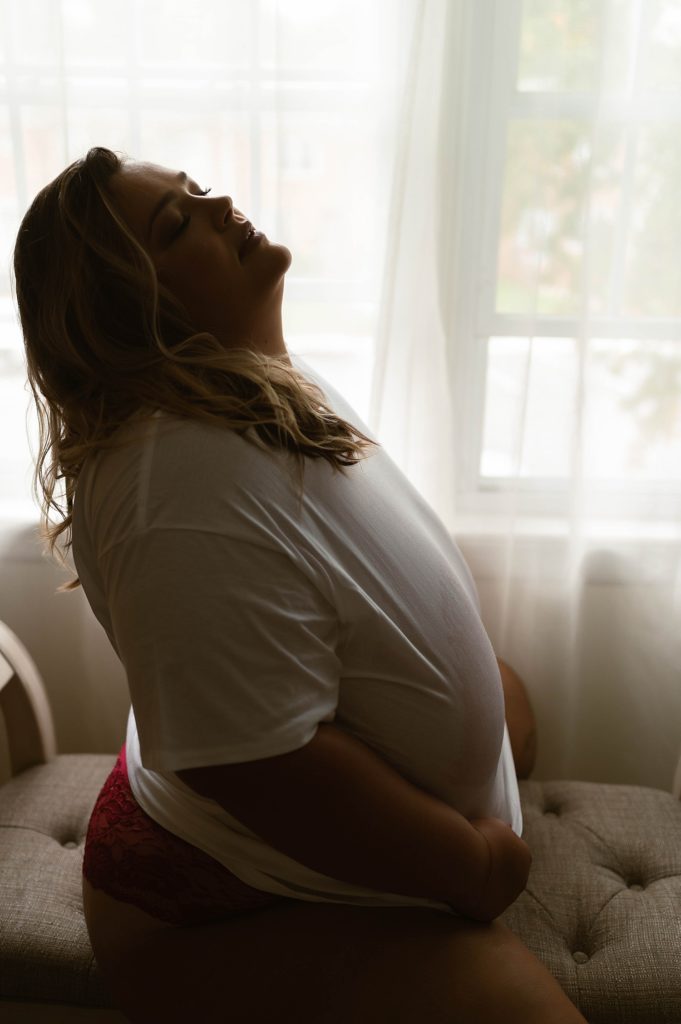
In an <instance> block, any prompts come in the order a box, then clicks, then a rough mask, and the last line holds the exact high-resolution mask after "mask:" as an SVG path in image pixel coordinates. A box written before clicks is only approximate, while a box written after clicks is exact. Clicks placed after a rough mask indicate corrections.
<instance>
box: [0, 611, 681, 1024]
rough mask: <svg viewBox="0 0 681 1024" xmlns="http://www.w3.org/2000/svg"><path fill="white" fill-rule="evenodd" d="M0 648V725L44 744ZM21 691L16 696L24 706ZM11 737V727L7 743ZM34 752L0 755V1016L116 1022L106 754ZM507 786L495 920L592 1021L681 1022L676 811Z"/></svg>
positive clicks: (41, 712) (626, 796)
mask: <svg viewBox="0 0 681 1024" xmlns="http://www.w3.org/2000/svg"><path fill="white" fill-rule="evenodd" d="M8 641H9V642H8ZM1 651H4V654H5V659H4V666H5V671H4V675H3V658H2V655H1V654H0V706H2V707H3V711H4V714H5V717H6V718H7V719H11V720H14V721H16V716H17V708H18V707H19V708H20V707H22V706H23V708H24V710H23V712H21V713H22V714H23V715H24V723H27V722H29V721H30V720H31V717H33V718H38V719H40V718H41V716H42V720H43V733H46V734H49V728H50V723H49V719H46V718H45V715H46V714H48V711H47V710H46V708H47V705H46V702H44V695H43V697H42V698H41V696H40V689H39V679H38V677H37V673H36V672H35V667H34V666H32V663H31V662H30V660H29V659H28V658H27V656H26V654H25V651H23V648H21V647H20V645H17V641H16V638H14V637H13V636H12V635H11V634H9V631H8V630H7V629H6V627H4V626H2V624H0V652H1ZM19 669H21V675H22V676H23V679H22V682H23V684H24V690H21V689H20V687H19V684H18V683H17V680H18V679H19V671H18V670H19ZM3 679H4V680H5V683H4V686H3ZM26 679H29V680H30V685H29V686H28V690H26V689H25V684H26ZM22 692H27V693H28V694H29V696H28V698H27V699H26V700H24V703H23V705H22V700H23V698H21V697H20V696H18V695H19V694H21V693H22ZM8 693H9V694H10V698H11V699H8V698H7V694H8ZM31 694H32V696H31ZM3 697H4V700H3ZM41 701H42V703H41ZM28 705H30V707H28ZM26 730H27V726H26V724H25V725H24V728H23V729H22V733H21V734H22V736H24V737H25V736H26V735H27V731H26ZM29 732H30V729H29ZM12 733H13V730H12V727H11V722H8V736H9V738H10V748H11V747H12V742H11V737H12ZM39 733H40V729H38V730H37V733H36V737H37V738H36V742H38V741H39ZM15 735H16V733H15ZM43 739H44V736H43ZM48 747H49V743H48ZM40 749H41V751H42V752H41V753H39V755H35V754H34V755H33V756H34V761H33V763H32V765H31V766H29V767H26V765H25V763H24V764H23V765H21V759H22V757H23V759H24V762H25V760H26V757H27V756H29V755H28V754H27V753H26V750H24V751H23V753H22V750H20V749H18V746H17V745H16V744H15V745H14V749H13V750H12V749H10V754H11V755H12V762H13V764H14V765H15V768H16V763H17V762H19V764H20V770H19V771H18V773H17V772H15V774H14V777H13V778H11V779H9V781H7V782H5V784H4V785H2V786H0V851H1V854H0V1021H2V1022H5V1021H6V1022H7V1024H10V1022H11V1024H42V1022H52V1024H56V1022H59V1024H71V1022H74V1024H78V1022H80V1021H82V1022H90V1021H92V1022H96V1021H101V1022H105V1021H110V1022H111V1024H115V1022H119V1024H122V1022H123V1021H124V1019H125V1018H123V1017H122V1015H120V1014H119V1013H118V1012H117V1011H116V1010H114V1009H113V1008H112V1005H111V1001H110V997H109V994H108V992H107V989H106V986H105V984H104V982H103V979H102V977H101V975H100V973H99V971H98V969H97V965H96V963H95V961H94V957H93V954H92V950H91V948H90V944H89V941H88V936H87V930H86V927H85V920H84V917H83V911H82V905H81V863H82V848H83V841H84V837H85V833H86V830H87V824H88V819H89V815H90V810H91V808H92V806H93V804H94V801H95V798H96V796H97V793H98V792H99V789H100V788H101V785H102V783H103V782H104V779H105V778H106V776H107V774H108V772H109V771H110V769H111V767H112V766H113V763H114V760H115V755H113V754H110V755H109V754H107V755H96V754H64V755H59V756H52V757H51V758H50V759H49V760H47V763H35V760H37V761H38V762H40V761H44V760H46V756H47V754H49V750H46V748H45V746H44V745H43V747H42V748H40ZM519 787H520V795H521V800H522V806H523V815H524V823H525V830H524V833H523V836H524V838H525V839H526V840H527V842H528V844H529V846H530V848H531V849H532V853H533V862H532V868H531V872H530V878H529V883H528V886H527V888H526V890H525V891H524V892H523V893H522V894H521V895H520V897H519V898H518V900H517V901H516V902H515V903H514V904H513V905H512V906H511V907H509V909H508V910H507V911H506V912H505V913H504V915H503V917H502V920H503V921H504V922H505V923H506V924H507V925H508V926H509V927H510V928H511V929H512V930H513V931H514V932H515V933H516V934H517V935H518V936H519V937H520V938H521V939H522V940H523V942H525V944H526V945H527V946H528V947H529V948H530V949H531V950H532V951H533V952H534V953H535V955H536V956H537V957H539V959H540V960H542V962H543V963H544V964H546V966H547V967H548V969H549V970H550V971H551V972H552V973H553V975H554V976H555V977H556V978H557V979H558V981H559V982H560V984H561V985H562V987H563V988H564V989H565V991H566V992H567V993H568V995H569V996H570V998H571V999H572V1000H573V1002H574V1003H575V1004H576V1005H577V1006H578V1007H579V1008H580V1010H581V1011H582V1013H583V1014H584V1016H585V1017H586V1018H587V1020H588V1021H590V1024H681V802H679V801H678V800H675V799H674V797H673V796H672V795H671V794H670V793H666V792H663V791H662V790H656V789H649V788H644V787H641V786H616V785H605V784H600V783H591V782H565V781H554V782H539V781H534V780H522V781H521V782H520V783H519ZM415 1024H417V1022H415Z"/></svg>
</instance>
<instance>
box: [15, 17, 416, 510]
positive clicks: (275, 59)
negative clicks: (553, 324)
mask: <svg viewBox="0 0 681 1024" xmlns="http://www.w3.org/2000/svg"><path fill="white" fill-rule="evenodd" d="M410 10H411V4H410V3H409V2H408V0H373V2H372V3H371V4H365V3H363V0H324V2H320V0H252V2H249V3H244V2H243V0H204V2H203V3H202V5H201V6H200V7H198V6H197V5H191V4H186V3H184V2H183V0H120V2H118V3H116V4H94V3H90V2H86V0H62V2H61V3H60V4H55V3H53V2H52V0H6V2H5V4H4V11H5V12H6V14H7V18H6V22H5V24H3V36H4V39H3V44H4V45H2V46H0V239H1V242H2V250H3V253H4V254H6V257H7V263H6V264H5V265H4V266H3V267H2V268H0V502H1V503H2V504H3V511H4V512H5V514H9V513H10V512H11V510H12V509H15V510H16V511H17V512H21V513H22V514H23V515H26V514H29V515H33V514H34V512H33V509H32V506H31V504H30V497H29V495H30V489H29V485H30V474H31V465H30V463H31V459H30V454H29V450H28V445H27V444H26V443H24V435H25V433H26V429H25V416H26V409H27V407H28V396H27V394H26V392H25V391H23V390H22V383H23V380H24V377H25V372H24V365H23V355H22V344H21V337H20V332H19V329H18V326H17V323H16V317H15V311H14V305H13V301H12V298H11V293H10V278H9V258H10V255H11V248H12V245H13V242H14V238H15V235H16V230H17V228H18V225H19V222H20V219H21V216H22V215H23V213H24V211H25V209H26V208H27V206H28V204H29V203H30V201H31V199H32V197H33V196H34V195H35V193H36V192H37V191H38V190H39V189H40V188H41V187H42V186H43V185H44V184H45V183H46V182H48V181H49V180H51V179H52V178H53V177H54V176H55V175H56V174H58V173H59V172H60V171H61V170H62V169H63V168H64V167H65V166H66V165H67V163H69V162H70V161H71V160H73V159H75V158H77V157H78V156H81V155H82V154H83V153H84V152H86V151H87V149H88V148H89V147H90V146H92V145H105V146H108V147H109V148H112V149H116V150H123V151H126V152H128V153H129V154H130V155H132V156H134V157H137V158H142V159H148V160H152V161H154V162H156V163H161V164H167V165H168V166H171V167H177V168H178V169H180V168H184V169H186V170H187V172H188V173H190V174H191V175H192V176H193V177H195V178H196V179H197V180H198V181H200V182H203V183H206V184H208V185H212V186H214V187H215V188H216V190H217V188H218V187H219V188H220V189H224V190H225V191H227V192H229V193H230V194H231V195H233V196H234V197H235V201H236V204H237V205H238V206H239V208H240V209H242V210H244V211H248V215H249V217H250V218H251V219H252V220H253V222H254V223H255V224H256V225H258V226H260V227H262V228H263V229H264V230H265V231H266V232H267V234H268V235H269V236H270V237H271V238H276V239H278V240H280V241H282V242H284V243H285V244H286V245H288V246H289V247H290V249H291V251H292V253H293V263H292V266H291V268H290V270H289V272H288V274H287V282H286V290H285V298H284V333H285V337H286V339H287V344H288V345H289V347H290V348H291V350H292V351H294V352H298V353H300V354H301V355H302V356H303V358H306V359H308V361H309V362H310V363H311V364H313V365H314V366H315V367H316V368H318V370H319V371H320V372H321V373H322V374H324V375H325V376H332V377H333V379H334V382H335V383H336V384H337V386H338V387H339V388H340V389H341V390H342V391H344V392H345V394H346V396H347V398H348V399H349V401H350V402H351V403H352V404H353V405H355V407H356V408H357V410H358V412H359V413H360V415H362V416H366V415H367V407H368V401H369V390H370V384H371V367H372V361H373V331H374V325H375V319H376V314H377V302H378V295H379V290H380V275H381V266H382V260H383V244H382V243H383V239H384V238H385V234H386V220H387V215H388V202H389V192H390V188H389V185H390V179H391V175H392V150H393V144H394V133H395V109H396V107H397V103H396V102H395V100H396V95H397V93H398V92H399V88H400V85H401V73H402V62H403V60H404V54H405V51H406V44H405V40H404V39H403V34H405V33H406V32H408V30H409V28H410V27H411V18H410V17H409V16H405V14H404V12H405V11H406V12H407V14H409V12H410ZM31 422H32V419H31ZM33 445H34V446H35V436H33Z"/></svg>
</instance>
